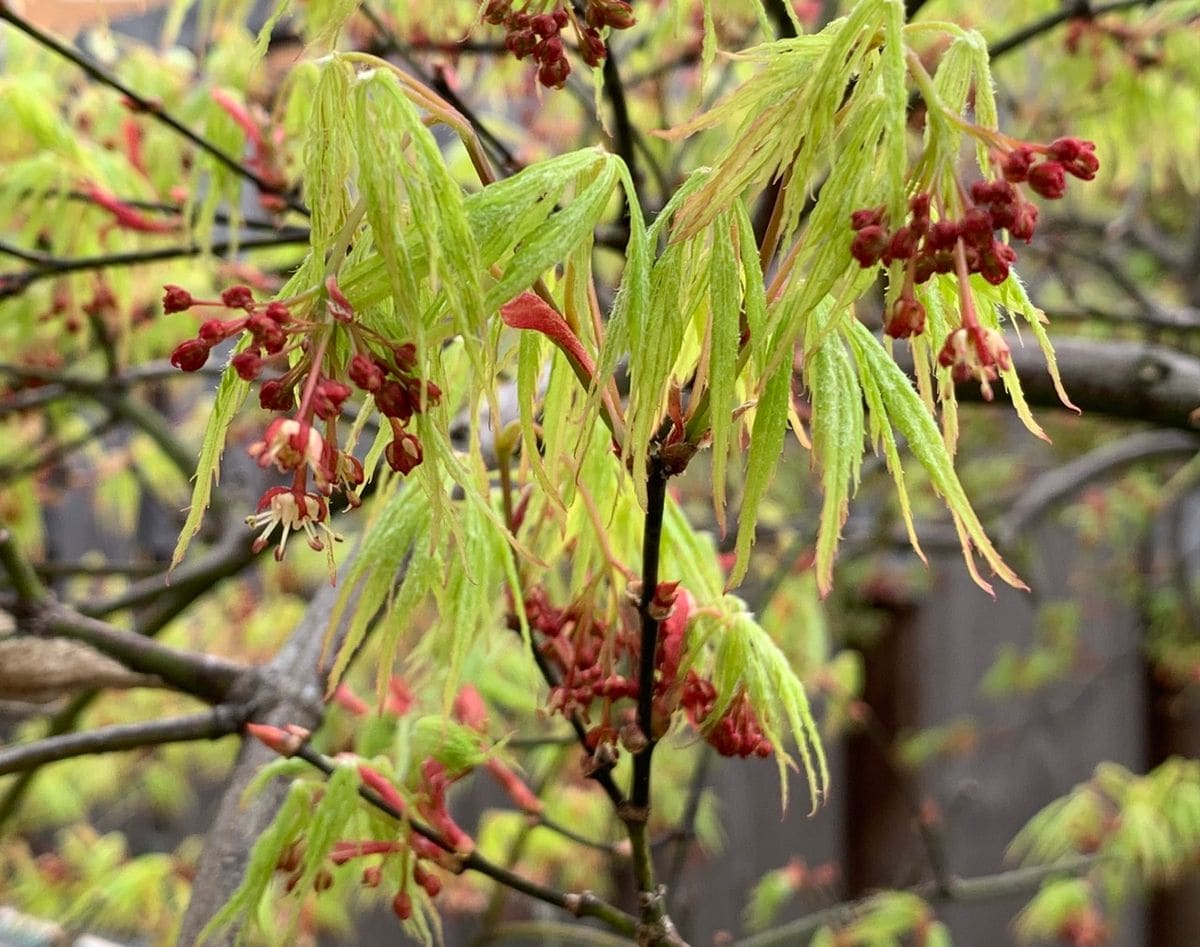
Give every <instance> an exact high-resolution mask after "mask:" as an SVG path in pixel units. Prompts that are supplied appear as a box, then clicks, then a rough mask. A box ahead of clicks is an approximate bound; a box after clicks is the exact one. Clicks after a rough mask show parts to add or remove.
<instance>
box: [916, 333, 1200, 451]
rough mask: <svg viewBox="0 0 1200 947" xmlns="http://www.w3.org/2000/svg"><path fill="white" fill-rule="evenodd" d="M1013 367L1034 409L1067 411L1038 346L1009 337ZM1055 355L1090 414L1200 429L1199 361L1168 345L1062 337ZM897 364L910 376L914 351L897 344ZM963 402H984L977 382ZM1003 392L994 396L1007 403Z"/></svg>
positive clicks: (961, 391)
mask: <svg viewBox="0 0 1200 947" xmlns="http://www.w3.org/2000/svg"><path fill="white" fill-rule="evenodd" d="M1007 341H1008V343H1009V348H1010V349H1011V350H1012V362H1013V367H1014V368H1015V369H1016V370H1017V375H1018V377H1020V379H1021V388H1022V390H1023V391H1024V392H1025V397H1026V400H1028V401H1029V403H1030V404H1031V405H1034V406H1036V407H1047V408H1056V409H1060V410H1062V409H1063V408H1064V406H1063V404H1062V402H1061V401H1060V400H1059V398H1058V393H1057V392H1056V391H1055V389H1054V384H1053V381H1052V379H1051V378H1050V373H1049V371H1048V370H1047V369H1046V361H1045V357H1044V356H1043V355H1042V352H1041V349H1039V348H1038V347H1037V346H1035V345H1022V343H1021V342H1020V341H1018V340H1017V338H1016V337H1015V336H1008V337H1007ZM1054 352H1055V357H1056V361H1057V363H1058V370H1059V374H1060V375H1061V377H1062V382H1063V387H1064V388H1066V390H1067V394H1069V395H1070V397H1071V401H1072V402H1074V403H1075V404H1076V405H1077V406H1078V407H1079V408H1080V410H1081V411H1082V412H1083V413H1084V414H1085V415H1088V416H1091V415H1098V416H1100V417H1109V418H1119V419H1121V420H1126V421H1143V422H1146V423H1148V424H1152V425H1154V426H1155V427H1162V428H1177V429H1179V430H1182V431H1197V430H1200V427H1198V424H1197V422H1198V421H1200V416H1197V415H1196V411H1197V409H1198V408H1200V358H1196V357H1194V356H1191V355H1187V354H1185V353H1183V352H1178V351H1175V350H1174V349H1171V348H1168V347H1167V346H1165V345H1151V344H1148V343H1143V342H1124V341H1115V340H1104V341H1097V340H1093V339H1083V338H1075V337H1066V336H1060V337H1058V338H1056V339H1055V340H1054ZM895 355H896V361H897V363H899V364H900V366H901V367H902V368H904V370H905V371H906V372H908V373H909V375H910V376H911V375H912V353H911V351H910V350H909V349H908V348H907V347H904V346H896V349H895ZM956 393H957V396H958V399H959V400H960V401H984V400H985V399H984V398H983V394H982V392H981V391H980V388H979V386H978V385H977V384H975V383H973V382H971V383H966V384H962V385H959V386H958V387H957V389H956ZM1005 402H1006V398H1005V396H1004V394H1003V392H998V393H997V396H996V402H995V403H997V404H1004V403H1005Z"/></svg>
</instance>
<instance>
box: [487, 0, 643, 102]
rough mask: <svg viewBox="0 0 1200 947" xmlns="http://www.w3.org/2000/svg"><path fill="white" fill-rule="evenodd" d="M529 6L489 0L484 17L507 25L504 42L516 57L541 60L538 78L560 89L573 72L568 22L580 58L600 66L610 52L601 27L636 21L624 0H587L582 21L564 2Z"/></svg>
mask: <svg viewBox="0 0 1200 947" xmlns="http://www.w3.org/2000/svg"><path fill="white" fill-rule="evenodd" d="M530 6H535V8H536V5H533V4H525V5H524V7H523V8H522V9H521V10H519V11H518V10H514V9H513V4H512V0H490V2H489V3H488V5H487V7H486V8H485V9H484V11H483V19H484V21H485V22H487V23H491V24H492V25H494V26H503V27H504V29H505V32H506V36H505V38H504V45H505V47H506V48H507V49H508V51H509V52H510V53H512V54H513V55H514V56H515V57H516V58H517V59H525V58H526V57H530V56H532V57H533V59H534V60H535V61H536V62H537V63H538V73H537V76H538V82H540V83H541V84H542V85H544V86H546V88H548V89H561V88H562V87H563V86H564V85H565V84H566V81H567V76H569V75H570V74H571V64H570V63H569V62H568V61H567V56H566V51H565V49H564V47H563V40H562V31H563V30H564V29H566V27H567V25H568V24H570V25H571V26H572V27H573V28H574V30H575V35H576V36H577V38H578V42H579V55H580V58H582V59H583V61H584V62H586V63H587V64H588V65H589V66H599V65H600V64H601V63H602V62H604V58H605V56H607V55H608V48H607V47H606V46H605V43H604V39H603V38H602V37H601V35H600V31H601V30H602V29H604V28H605V27H610V28H612V29H615V30H623V29H628V28H629V27H631V26H633V24H634V23H635V22H636V19H635V17H634V15H633V8H632V7H630V5H629V4H628V3H627V2H625V0H587V4H586V7H585V11H584V22H583V23H580V22H579V20H578V19H577V17H576V15H575V12H574V10H573V9H568V8H564V7H563V6H561V5H556V6H555V7H554V8H553V9H552V10H551V11H549V12H543V13H531V12H529V8H530Z"/></svg>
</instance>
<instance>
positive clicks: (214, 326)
mask: <svg viewBox="0 0 1200 947" xmlns="http://www.w3.org/2000/svg"><path fill="white" fill-rule="evenodd" d="M244 326H245V323H244V322H242V321H241V320H240V319H230V320H229V321H228V322H224V321H222V320H221V319H206V320H205V321H204V322H202V323H200V333H199V336H200V339H201V341H203V342H207V343H208V344H209V345H216V344H217V343H218V342H224V341H225V340H226V339H228V338H229V337H230V336H231V335H233V334H234V333H235V332H241V331H242V329H243V328H244Z"/></svg>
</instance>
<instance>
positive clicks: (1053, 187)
mask: <svg viewBox="0 0 1200 947" xmlns="http://www.w3.org/2000/svg"><path fill="white" fill-rule="evenodd" d="M1029 186H1030V188H1032V189H1033V190H1034V191H1035V192H1036V193H1038V194H1040V195H1041V196H1042V197H1044V198H1046V199H1047V200H1057V199H1058V198H1060V197H1062V196H1063V195H1064V194H1065V193H1066V192H1067V179H1066V175H1065V172H1064V171H1063V166H1062V165H1061V164H1059V163H1058V162H1057V161H1043V162H1042V163H1041V164H1035V165H1034V166H1033V167H1032V168H1030V169H1029Z"/></svg>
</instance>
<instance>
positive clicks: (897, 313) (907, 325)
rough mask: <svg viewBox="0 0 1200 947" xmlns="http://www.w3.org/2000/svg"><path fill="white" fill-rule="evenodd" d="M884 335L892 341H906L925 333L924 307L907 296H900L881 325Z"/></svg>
mask: <svg viewBox="0 0 1200 947" xmlns="http://www.w3.org/2000/svg"><path fill="white" fill-rule="evenodd" d="M883 331H884V333H885V334H887V335H890V336H891V337H892V338H893V339H907V338H910V337H912V336H914V335H920V334H921V333H922V332H923V331H925V307H924V306H922V305H921V303H920V302H919V301H918V300H917V299H915V298H913V297H911V296H909V297H904V296H901V297H900V298H899V299H897V300H896V302H895V303H893V304H892V311H891V314H890V316H889V317H888V319H887V321H886V322H885V323H884V325H883Z"/></svg>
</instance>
